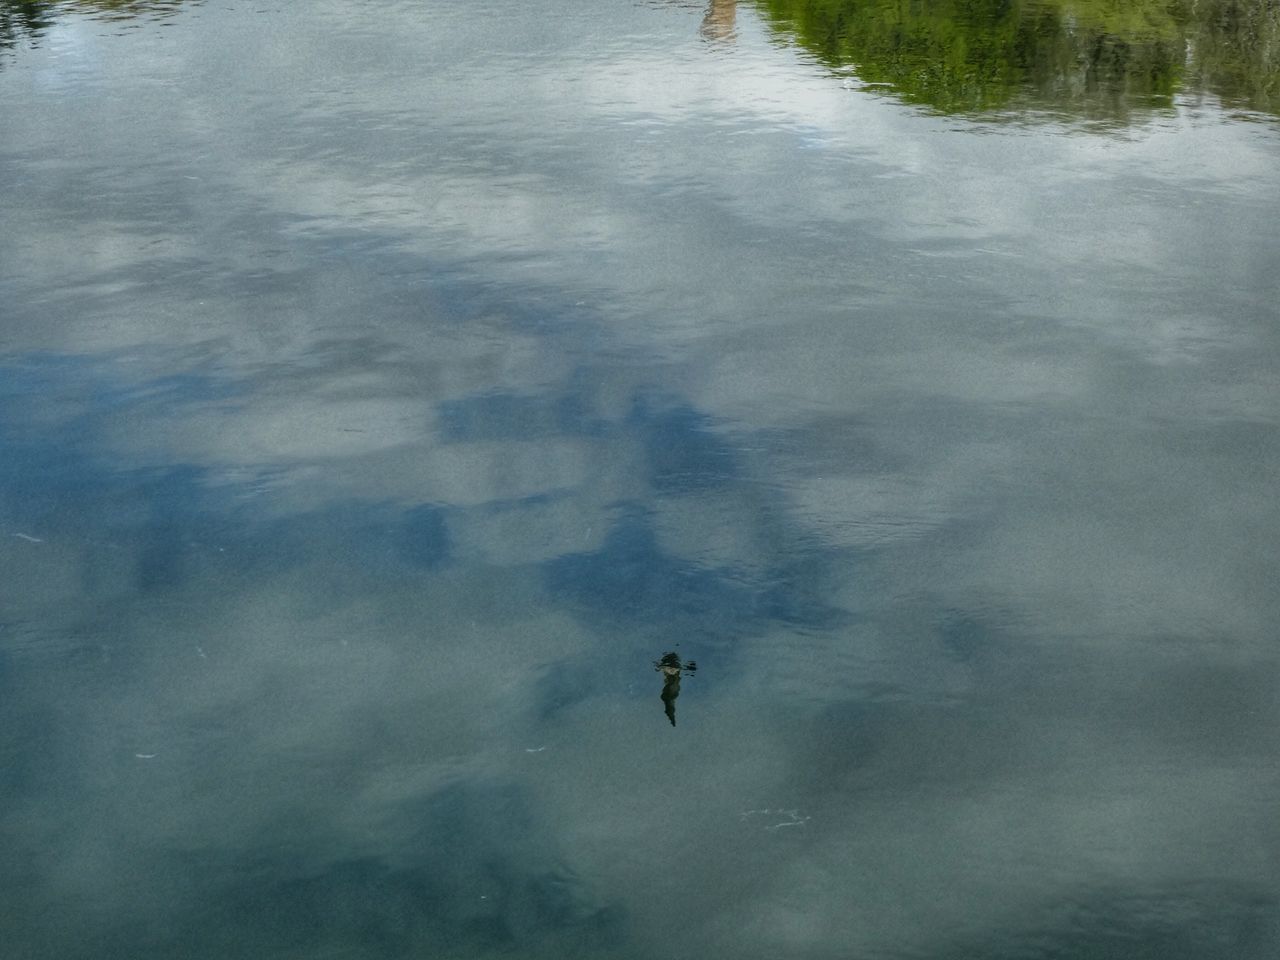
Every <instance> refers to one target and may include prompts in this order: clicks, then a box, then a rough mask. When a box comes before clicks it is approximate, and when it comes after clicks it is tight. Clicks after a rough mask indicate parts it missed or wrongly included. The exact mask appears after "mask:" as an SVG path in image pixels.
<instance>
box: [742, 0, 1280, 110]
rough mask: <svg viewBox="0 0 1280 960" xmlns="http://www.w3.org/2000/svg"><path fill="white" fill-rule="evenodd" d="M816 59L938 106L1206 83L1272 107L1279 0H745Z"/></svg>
mask: <svg viewBox="0 0 1280 960" xmlns="http://www.w3.org/2000/svg"><path fill="white" fill-rule="evenodd" d="M756 2H757V4H758V6H759V7H760V8H761V9H762V11H763V13H764V15H765V17H766V19H767V20H768V21H769V22H770V23H771V24H772V25H773V27H774V28H775V29H777V30H779V31H783V32H786V33H789V34H791V35H792V36H793V37H794V38H795V39H796V41H798V42H799V43H800V44H801V45H803V46H804V47H805V48H807V49H808V50H810V51H811V52H812V53H814V54H815V55H816V56H817V57H818V58H819V59H820V60H822V61H823V62H824V63H826V64H828V65H829V66H831V67H833V68H837V69H840V70H841V71H849V72H852V73H853V74H854V75H855V76H856V77H857V78H858V79H859V80H861V81H862V82H864V83H869V84H882V85H884V86H885V87H886V88H888V89H891V90H892V91H894V92H895V93H896V95H897V96H899V97H901V98H902V99H904V100H907V101H909V102H912V103H918V104H921V105H923V106H927V107H930V108H933V109H935V110H938V111H940V112H943V113H974V114H996V113H999V112H1000V111H1009V112H1015V111H1016V112H1017V113H1019V114H1025V113H1026V112H1027V111H1030V112H1033V113H1034V112H1040V113H1043V114H1049V115H1066V116H1070V117H1076V118H1080V117H1083V118H1087V119H1098V120H1124V119H1126V118H1127V117H1129V115H1131V114H1133V113H1141V112H1144V111H1150V110H1158V109H1161V108H1167V107H1169V106H1171V105H1172V103H1173V97H1174V95H1175V94H1178V93H1182V92H1185V93H1210V94H1213V95H1216V96H1217V97H1219V98H1221V99H1222V100H1223V101H1224V103H1226V104H1227V105H1228V106H1231V107H1235V108H1243V109H1249V110H1257V111H1266V112H1270V113H1273V114H1280V0H1125V2H1123V3H1120V2H1115V0H756Z"/></svg>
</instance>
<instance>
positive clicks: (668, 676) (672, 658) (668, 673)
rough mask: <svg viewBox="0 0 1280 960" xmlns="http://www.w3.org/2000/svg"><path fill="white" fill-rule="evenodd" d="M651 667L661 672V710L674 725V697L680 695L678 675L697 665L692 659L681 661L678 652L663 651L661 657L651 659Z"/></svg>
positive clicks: (691, 670) (692, 670)
mask: <svg viewBox="0 0 1280 960" xmlns="http://www.w3.org/2000/svg"><path fill="white" fill-rule="evenodd" d="M653 669H655V670H657V671H658V672H659V673H661V674H662V710H663V712H664V713H665V714H666V715H667V719H668V720H670V721H671V725H672V726H673V727H674V726H675V725H676V697H678V696H680V676H681V674H682V673H693V672H694V671H695V670H697V669H698V665H697V664H696V663H694V662H693V661H692V660H688V661H682V660H681V659H680V654H678V653H675V652H674V651H672V652H671V653H664V654H663V655H662V659H660V660H655V661H653Z"/></svg>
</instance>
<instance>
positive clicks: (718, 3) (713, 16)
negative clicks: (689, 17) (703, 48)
mask: <svg viewBox="0 0 1280 960" xmlns="http://www.w3.org/2000/svg"><path fill="white" fill-rule="evenodd" d="M737 13H738V0H710V2H709V3H708V4H707V15H706V16H705V17H703V18H702V35H703V36H704V37H706V38H707V39H708V40H732V39H733V37H734V33H735V25H734V20H735V19H736V17H737Z"/></svg>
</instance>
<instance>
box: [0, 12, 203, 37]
mask: <svg viewBox="0 0 1280 960" xmlns="http://www.w3.org/2000/svg"><path fill="white" fill-rule="evenodd" d="M198 2H199V0H0V48H4V47H13V46H16V45H18V44H19V43H22V42H28V43H30V42H35V41H36V40H38V39H39V37H40V35H41V34H42V33H44V31H46V30H48V29H49V28H50V27H51V26H53V24H54V21H55V20H56V19H57V18H58V17H59V16H61V15H64V14H67V13H78V14H81V15H88V16H91V17H93V18H95V19H99V20H127V19H130V18H132V17H152V18H156V17H166V16H171V15H172V14H174V13H176V12H177V10H178V8H179V7H182V6H184V5H186V6H191V5H194V4H196V3H198Z"/></svg>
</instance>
